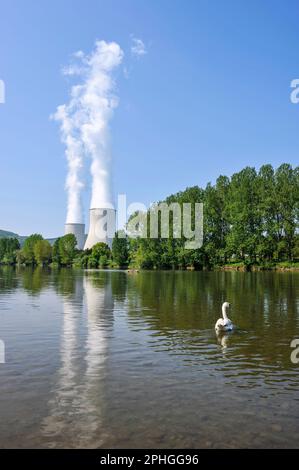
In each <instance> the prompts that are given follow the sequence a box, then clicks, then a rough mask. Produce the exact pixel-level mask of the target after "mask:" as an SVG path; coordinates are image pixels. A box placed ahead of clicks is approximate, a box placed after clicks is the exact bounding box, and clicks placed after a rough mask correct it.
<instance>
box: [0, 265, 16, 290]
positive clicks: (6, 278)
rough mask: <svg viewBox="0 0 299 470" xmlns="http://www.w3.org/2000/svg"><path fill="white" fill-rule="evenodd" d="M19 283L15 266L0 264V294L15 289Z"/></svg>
mask: <svg viewBox="0 0 299 470" xmlns="http://www.w3.org/2000/svg"><path fill="white" fill-rule="evenodd" d="M18 284H19V280H18V277H17V274H16V270H15V268H13V267H11V266H0V295H1V294H5V293H7V292H11V291H14V290H15V289H16V288H17V287H18Z"/></svg>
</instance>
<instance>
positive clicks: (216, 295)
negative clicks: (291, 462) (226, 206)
mask: <svg viewBox="0 0 299 470" xmlns="http://www.w3.org/2000/svg"><path fill="white" fill-rule="evenodd" d="M298 281H299V275H298V274H297V273H272V272H269V273H240V272H222V273H221V272H213V273H208V272H142V273H139V274H128V273H126V272H121V271H85V272H83V271H75V270H67V269H66V270H57V271H47V270H42V269H36V270H34V271H32V270H30V269H23V270H19V271H18V270H17V271H16V270H13V269H11V268H1V269H0V338H1V339H2V340H3V341H4V342H5V347H6V363H5V364H0V417H1V419H0V447H3V448H9V447H20V448H24V447H30V448H38V447H47V448H61V447H67V448H73V447H81V448H96V447H103V448H136V447H146V448H157V447H158V448H165V447H168V448H193V447H194V448H206V447H226V448H227V447H242V448H243V447H251V448H252V447H254V448H259V447H299V424H298V423H299V375H298V372H299V364H298V365H294V364H292V362H291V360H290V354H291V351H292V350H291V348H290V343H291V341H292V340H293V339H294V338H299V283H298ZM225 300H227V301H229V302H231V303H232V304H233V308H232V310H231V312H230V317H231V319H232V320H233V322H234V323H235V324H237V325H238V330H237V331H236V332H233V334H229V335H226V336H223V337H221V338H217V336H216V335H215V331H214V324H215V322H216V320H217V318H218V317H219V316H220V315H221V304H222V302H223V301H225Z"/></svg>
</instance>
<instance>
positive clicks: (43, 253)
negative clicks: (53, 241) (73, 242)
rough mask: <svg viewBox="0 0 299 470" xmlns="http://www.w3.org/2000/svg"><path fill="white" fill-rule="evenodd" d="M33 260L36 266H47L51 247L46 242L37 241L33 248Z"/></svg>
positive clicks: (49, 260)
mask: <svg viewBox="0 0 299 470" xmlns="http://www.w3.org/2000/svg"><path fill="white" fill-rule="evenodd" d="M33 251H34V258H35V261H36V263H37V264H41V265H44V264H49V263H50V262H51V256H52V247H51V245H50V243H49V242H48V241H47V240H38V241H37V242H36V243H35V245H34V248H33Z"/></svg>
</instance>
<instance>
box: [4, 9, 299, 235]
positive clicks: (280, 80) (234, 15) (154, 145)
mask: <svg viewBox="0 0 299 470" xmlns="http://www.w3.org/2000/svg"><path fill="white" fill-rule="evenodd" d="M0 9H1V11H0V79H2V80H4V81H5V84H6V103H5V104H4V105H2V104H0V171H1V173H0V176H1V180H0V200H1V205H0V228H1V229H9V230H12V231H15V232H18V233H20V234H24V235H25V234H29V233H32V232H40V233H42V234H43V235H44V236H57V235H60V234H61V233H62V232H63V225H64V221H65V213H66V194H65V190H64V181H65V176H66V162H65V158H64V147H63V145H62V144H61V141H60V135H59V128H58V125H57V123H55V122H53V121H51V120H50V119H49V116H50V114H51V113H53V112H55V109H56V107H57V105H59V104H62V103H65V102H66V101H67V100H68V92H69V88H70V83H69V81H68V79H67V78H66V77H63V76H62V74H61V68H62V67H63V66H64V65H65V64H67V63H68V61H69V58H70V55H71V54H72V53H73V52H75V51H77V50H79V49H81V50H83V51H84V52H87V53H88V52H90V51H91V50H92V48H93V46H94V42H95V40H96V39H104V40H106V41H116V42H118V43H119V44H120V46H121V47H122V49H123V50H124V53H125V59H124V64H125V66H126V67H127V69H128V70H129V72H130V73H129V78H126V77H125V75H124V73H123V70H122V69H121V70H120V71H119V74H118V77H117V93H118V96H119V98H120V103H119V107H118V108H117V110H116V112H115V115H114V118H113V121H112V122H111V141H112V154H113V168H114V172H113V179H114V189H115V192H116V193H126V194H127V197H128V202H133V201H139V202H143V203H145V204H148V203H150V202H152V201H155V200H160V199H162V198H164V197H165V196H167V195H169V194H171V193H174V192H176V191H179V190H183V189H184V188H185V187H187V186H192V185H195V184H198V185H202V186H205V185H206V184H207V182H209V181H212V182H214V181H215V179H216V178H217V176H218V175H219V174H226V175H231V174H233V173H234V172H236V171H238V170H240V169H241V168H243V167H244V166H246V165H250V166H256V167H259V166H260V165H262V164H264V163H272V164H273V165H274V166H278V165H280V164H281V163H282V162H290V163H292V164H298V141H299V105H297V106H296V105H294V104H292V103H291V102H290V99H289V95H290V91H291V89H290V82H291V80H292V79H294V78H299V59H298V44H299V28H298V23H299V3H298V1H296V0H294V1H292V0H287V1H284V2H281V1H279V0H264V1H262V2H261V1H260V0H259V1H250V2H248V1H247V2H245V1H241V0H226V1H225V2H224V1H223V0H215V1H213V2H211V1H209V0H207V1H205V0H194V1H192V0H188V1H183V0H151V1H150V0H147V1H145V0H109V1H102V0H87V1H86V0H85V1H83V0H63V1H61V0H60V1H57V0H51V1H50V0H44V1H41V2H37V1H34V0H26V2H25V1H21V0H19V1H16V0H2V1H1V4H0ZM132 34H133V35H134V36H135V37H137V38H141V39H142V40H143V42H144V43H145V46H146V49H147V54H146V55H144V56H143V57H141V58H140V59H136V58H134V57H132V55H131V53H130V47H131V35H132ZM86 177H87V183H88V175H87V176H86ZM89 198H90V192H89V189H88V184H87V188H86V190H85V192H84V203H85V209H86V210H85V211H86V222H88V217H87V215H88V207H89Z"/></svg>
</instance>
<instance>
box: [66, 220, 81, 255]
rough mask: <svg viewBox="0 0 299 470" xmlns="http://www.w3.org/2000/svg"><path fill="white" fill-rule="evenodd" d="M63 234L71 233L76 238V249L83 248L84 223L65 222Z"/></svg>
mask: <svg viewBox="0 0 299 470" xmlns="http://www.w3.org/2000/svg"><path fill="white" fill-rule="evenodd" d="M64 233H65V235H68V234H69V233H72V234H73V235H75V237H76V240H77V248H78V250H83V248H84V244H85V238H86V237H85V225H84V224H65V230H64Z"/></svg>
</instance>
